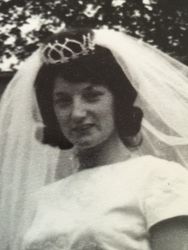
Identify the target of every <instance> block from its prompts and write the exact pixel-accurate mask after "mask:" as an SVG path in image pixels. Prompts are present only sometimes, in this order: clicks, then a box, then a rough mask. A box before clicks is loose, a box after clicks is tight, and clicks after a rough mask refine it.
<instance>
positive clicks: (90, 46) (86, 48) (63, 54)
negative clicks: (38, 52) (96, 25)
mask: <svg viewBox="0 0 188 250" xmlns="http://www.w3.org/2000/svg"><path fill="white" fill-rule="evenodd" d="M94 49H95V44H94V41H93V39H92V36H91V34H90V33H88V34H87V35H82V41H78V40H75V39H70V38H65V40H64V42H63V43H61V42H59V41H58V40H55V41H53V42H50V43H48V44H46V45H45V46H44V48H43V49H42V60H43V62H44V63H46V64H58V63H66V62H69V61H71V60H74V59H76V58H78V57H79V56H81V55H82V56H84V55H88V54H90V53H91V52H92V51H93V50H94Z"/></svg>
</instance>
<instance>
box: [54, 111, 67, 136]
mask: <svg viewBox="0 0 188 250" xmlns="http://www.w3.org/2000/svg"><path fill="white" fill-rule="evenodd" d="M54 111H55V115H56V117H57V121H58V123H59V126H60V128H61V130H62V132H64V131H63V130H66V128H67V127H68V125H67V124H68V112H66V111H62V110H61V109H59V108H54Z"/></svg>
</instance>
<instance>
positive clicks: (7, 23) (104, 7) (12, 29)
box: [0, 0, 188, 69]
mask: <svg viewBox="0 0 188 250" xmlns="http://www.w3.org/2000/svg"><path fill="white" fill-rule="evenodd" d="M33 24H35V26H34V25H33ZM63 26H66V27H80V26H81V27H83V26H87V27H92V28H96V27H101V26H108V27H111V28H112V27H113V28H115V29H125V30H126V32H127V33H129V34H131V35H133V36H136V37H139V38H141V39H143V40H145V41H148V42H149V43H151V44H155V45H156V46H157V47H159V48H160V49H162V50H163V51H165V52H167V53H169V54H171V55H172V56H174V57H177V58H179V59H180V60H182V61H183V62H185V63H187V64H188V45H187V44H188V36H187V30H188V1H187V0H113V1H112V0H53V1H52V0H1V2H0V58H1V59H0V62H3V61H5V60H6V59H9V58H14V60H13V62H12V64H11V65H10V67H11V69H15V68H16V65H17V63H18V61H20V60H22V59H24V58H26V57H27V56H28V55H30V54H31V53H32V51H34V50H35V49H36V48H37V46H38V45H39V41H42V40H43V39H45V38H46V37H47V36H48V35H49V34H50V33H52V32H54V31H56V30H57V29H59V28H60V27H63ZM17 60H18V61H17Z"/></svg>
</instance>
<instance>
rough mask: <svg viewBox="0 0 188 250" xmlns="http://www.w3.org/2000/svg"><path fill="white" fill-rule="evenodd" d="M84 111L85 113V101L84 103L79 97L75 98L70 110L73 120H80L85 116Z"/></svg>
mask: <svg viewBox="0 0 188 250" xmlns="http://www.w3.org/2000/svg"><path fill="white" fill-rule="evenodd" d="M86 113H87V105H86V103H84V102H83V100H81V98H79V97H78V98H75V99H74V100H73V104H72V112H71V116H72V119H74V120H75V121H79V120H82V119H83V118H85V116H86Z"/></svg>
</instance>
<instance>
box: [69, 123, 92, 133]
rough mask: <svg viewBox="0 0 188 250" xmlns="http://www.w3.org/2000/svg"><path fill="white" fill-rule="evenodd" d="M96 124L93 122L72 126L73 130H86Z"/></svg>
mask: <svg viewBox="0 0 188 250" xmlns="http://www.w3.org/2000/svg"><path fill="white" fill-rule="evenodd" d="M93 126H94V124H93V123H87V124H81V125H78V126H75V127H73V128H72V131H73V132H85V131H87V130H89V129H90V128H92V127H93Z"/></svg>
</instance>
